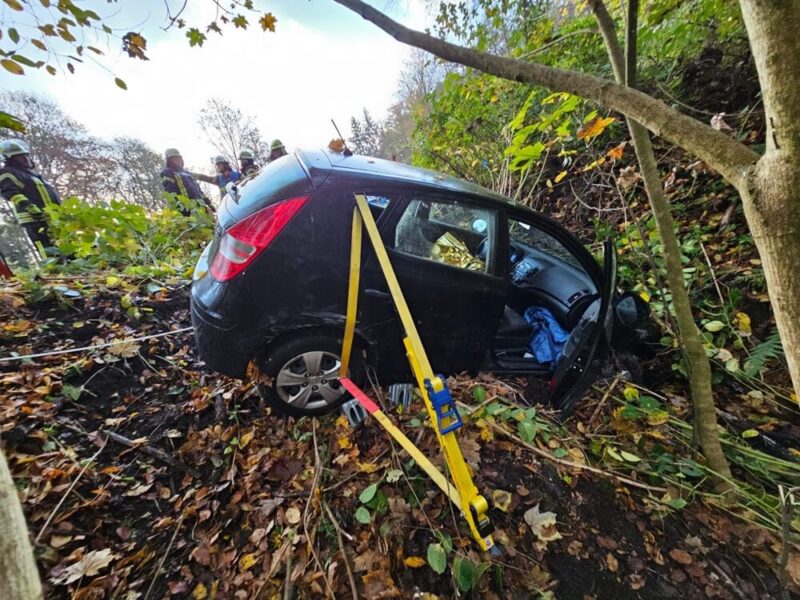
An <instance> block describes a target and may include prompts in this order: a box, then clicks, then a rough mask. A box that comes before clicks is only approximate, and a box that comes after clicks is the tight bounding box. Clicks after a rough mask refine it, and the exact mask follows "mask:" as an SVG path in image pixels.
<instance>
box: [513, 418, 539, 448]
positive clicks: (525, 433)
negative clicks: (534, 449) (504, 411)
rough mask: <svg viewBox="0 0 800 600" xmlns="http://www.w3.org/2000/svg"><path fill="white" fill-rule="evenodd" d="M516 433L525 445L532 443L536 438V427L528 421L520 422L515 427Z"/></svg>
mask: <svg viewBox="0 0 800 600" xmlns="http://www.w3.org/2000/svg"><path fill="white" fill-rule="evenodd" d="M517 431H518V432H519V437H521V438H522V441H523V442H525V443H527V444H530V443H532V442H533V440H534V438H535V437H536V426H535V425H534V424H533V423H531V422H530V421H520V422H519V424H518V425H517Z"/></svg>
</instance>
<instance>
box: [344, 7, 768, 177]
mask: <svg viewBox="0 0 800 600" xmlns="http://www.w3.org/2000/svg"><path fill="white" fill-rule="evenodd" d="M336 2H338V3H339V4H341V5H342V6H345V7H347V8H349V9H350V10H352V11H353V12H355V13H357V14H359V15H361V16H362V17H363V18H364V19H366V20H367V21H370V22H371V23H373V24H375V25H377V26H378V27H380V28H381V29H383V30H384V31H385V32H386V33H388V34H389V35H391V36H392V37H394V38H395V39H396V40H398V41H400V42H402V43H404V44H408V45H410V46H415V47H417V48H421V49H423V50H427V51H428V52H430V53H431V54H435V55H436V56H438V57H439V58H442V59H444V60H447V61H450V62H454V63H458V64H462V65H465V66H468V67H472V68H474V69H477V70H479V71H483V72H484V73H488V74H490V75H494V76H496V77H502V78H503V79H509V80H511V81H517V82H519V83H527V84H529V85H541V86H544V87H546V88H549V89H551V90H553V91H559V92H569V93H571V94H575V95H576V96H581V97H583V98H586V99H587V100H592V101H594V102H597V103H598V104H601V105H603V106H605V107H607V108H609V109H611V110H615V111H618V112H620V113H622V114H624V115H625V116H627V117H630V118H632V119H634V120H636V121H638V122H639V123H641V124H642V125H644V126H645V127H646V128H647V129H649V130H650V131H652V132H653V133H655V134H656V135H659V136H661V137H663V138H664V139H666V140H668V141H670V142H672V143H674V144H677V145H679V146H682V147H683V148H685V149H686V150H687V151H689V152H691V153H692V154H694V155H696V156H697V157H698V158H700V159H702V160H703V161H705V162H706V163H707V164H708V165H709V166H711V167H712V168H714V169H716V170H717V171H719V172H720V173H721V174H722V176H723V177H725V178H726V179H728V180H729V181H730V182H731V183H733V184H734V185H736V186H740V185H743V182H744V178H745V177H744V176H745V174H746V172H747V171H748V170H749V169H750V167H752V166H753V165H754V164H755V163H756V161H758V159H759V158H760V157H759V155H758V154H757V153H755V152H753V151H752V150H750V149H749V148H748V147H747V146H745V145H744V144H741V143H739V142H737V141H736V140H734V139H733V138H731V137H729V136H728V135H726V134H724V133H722V132H720V131H716V130H715V129H712V128H711V127H710V126H709V125H706V124H705V123H702V122H700V121H698V120H696V119H693V118H692V117H689V116H687V115H684V114H682V113H680V112H678V111H676V110H674V109H672V108H670V107H669V106H667V105H666V104H664V103H663V102H661V101H660V100H656V99H655V98H653V97H652V96H648V95H647V94H644V93H642V92H640V91H637V90H635V89H630V88H626V87H625V86H623V85H619V84H617V83H614V82H612V81H609V80H607V79H602V78H600V77H595V76H594V75H588V74H586V73H580V72H577V71H567V70H564V69H556V68H554V67H547V66H544V65H541V64H538V63H535V62H525V61H522V60H518V59H513V58H506V57H502V56H497V55H494V54H489V53H486V52H480V51H478V50H474V49H472V48H465V47H463V46H459V45H457V44H452V43H450V42H446V41H444V40H442V39H439V38H436V37H434V36H431V35H428V34H426V33H423V32H421V31H416V30H414V29H409V28H408V27H405V26H403V25H401V24H400V23H398V22H397V21H394V20H393V19H391V18H389V17H388V16H386V15H385V14H383V13H382V12H380V11H379V10H377V9H375V8H373V7H372V6H370V5H369V4H367V3H365V2H363V1H362V0H336Z"/></svg>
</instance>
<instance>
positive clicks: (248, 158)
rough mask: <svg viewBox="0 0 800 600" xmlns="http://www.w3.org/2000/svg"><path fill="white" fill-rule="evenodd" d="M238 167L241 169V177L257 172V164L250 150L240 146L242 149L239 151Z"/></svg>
mask: <svg viewBox="0 0 800 600" xmlns="http://www.w3.org/2000/svg"><path fill="white" fill-rule="evenodd" d="M239 168H240V169H241V170H242V171H241V173H242V177H250V176H251V175H257V174H258V165H257V164H256V157H255V155H254V154H253V151H252V150H248V149H247V148H242V151H241V152H239Z"/></svg>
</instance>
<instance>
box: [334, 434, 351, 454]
mask: <svg viewBox="0 0 800 600" xmlns="http://www.w3.org/2000/svg"><path fill="white" fill-rule="evenodd" d="M338 442H339V448H341V449H342V450H347V449H348V448H350V447H351V446H352V445H353V444H351V443H350V438H349V437H347V436H346V435H343V436H342V437H340V438H339V440H338Z"/></svg>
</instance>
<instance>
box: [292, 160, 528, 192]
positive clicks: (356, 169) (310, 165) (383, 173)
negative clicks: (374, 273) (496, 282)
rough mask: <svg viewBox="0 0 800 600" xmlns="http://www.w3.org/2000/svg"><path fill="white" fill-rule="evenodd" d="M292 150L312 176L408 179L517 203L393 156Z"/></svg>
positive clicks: (429, 186) (429, 185)
mask: <svg viewBox="0 0 800 600" xmlns="http://www.w3.org/2000/svg"><path fill="white" fill-rule="evenodd" d="M296 154H297V157H298V159H299V160H300V162H301V163H302V164H303V165H304V166H305V167H306V169H307V170H308V171H309V174H310V175H312V176H313V175H314V174H315V172H316V173H319V174H322V173H321V172H327V173H328V174H330V173H337V174H340V175H347V176H353V175H355V176H359V175H361V176H363V177H364V178H365V179H369V180H370V181H375V179H384V180H386V181H387V182H390V181H391V182H404V183H405V182H408V183H414V184H416V185H420V186H423V187H426V188H430V189H434V190H442V191H448V192H458V193H462V194H470V195H472V196H479V197H481V198H484V199H487V200H492V201H495V202H499V203H502V204H505V205H515V206H516V205H517V204H516V203H515V202H514V201H513V200H510V199H509V198H506V197H505V196H501V195H500V194H496V193H495V192H492V191H491V190H487V189H486V188H484V187H482V186H480V185H477V184H475V183H470V182H469V181H465V180H463V179H458V178H457V177H451V176H450V175H444V174H443V173H437V172H436V171H432V170H430V169H423V168H421V167H412V166H411V165H407V164H404V163H401V162H397V161H393V160H385V159H382V158H372V157H370V156H360V155H355V154H353V155H351V156H345V155H344V154H342V153H338V152H330V151H327V150H298V151H297V152H296Z"/></svg>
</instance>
